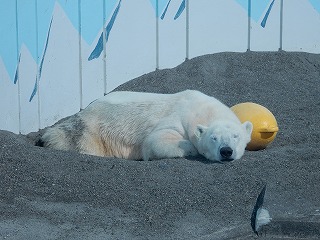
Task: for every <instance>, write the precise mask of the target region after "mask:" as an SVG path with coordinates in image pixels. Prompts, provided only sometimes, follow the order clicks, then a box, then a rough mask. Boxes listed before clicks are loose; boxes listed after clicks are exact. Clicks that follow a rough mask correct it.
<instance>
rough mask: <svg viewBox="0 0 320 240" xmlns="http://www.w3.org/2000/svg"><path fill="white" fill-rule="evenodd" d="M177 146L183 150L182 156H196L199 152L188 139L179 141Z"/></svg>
mask: <svg viewBox="0 0 320 240" xmlns="http://www.w3.org/2000/svg"><path fill="white" fill-rule="evenodd" d="M179 148H181V149H182V150H183V155H184V156H197V155H198V154H199V153H198V150H197V149H196V148H195V147H194V146H193V144H192V143H191V142H190V141H188V140H185V141H181V142H180V143H179Z"/></svg>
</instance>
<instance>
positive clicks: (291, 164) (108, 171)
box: [0, 52, 320, 240]
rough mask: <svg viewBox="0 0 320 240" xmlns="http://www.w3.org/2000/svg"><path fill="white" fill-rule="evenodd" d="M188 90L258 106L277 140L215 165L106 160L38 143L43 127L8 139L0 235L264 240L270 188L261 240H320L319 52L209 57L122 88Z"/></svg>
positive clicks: (3, 143) (1, 134) (1, 154)
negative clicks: (269, 115) (255, 214)
mask: <svg viewBox="0 0 320 240" xmlns="http://www.w3.org/2000/svg"><path fill="white" fill-rule="evenodd" d="M185 89H197V90H200V91H202V92H204V93H206V94H208V95H212V96H215V97H216V98H218V99H220V100H221V101H222V102H224V103H226V104H227V105H228V106H232V105H234V104H237V103H240V102H246V101H251V102H256V103H259V104H261V105H263V106H265V107H267V108H269V110H270V111H271V112H273V113H274V115H275V117H276V119H277V121H278V125H279V128H280V132H279V133H278V135H277V137H276V139H275V141H274V142H273V143H272V144H271V145H270V146H268V148H267V149H266V150H262V151H255V152H249V151H247V152H246V153H245V155H244V157H243V158H242V159H241V160H239V161H234V162H231V163H227V164H216V163H215V164H212V163H210V162H208V161H206V160H205V159H203V158H201V157H196V158H189V159H164V160H157V161H150V162H143V161H130V160H119V159H106V158H100V157H94V156H87V155H81V154H77V153H74V152H62V151H55V150H52V149H44V148H40V147H36V146H34V141H36V139H37V138H38V136H39V135H40V134H41V131H40V132H38V133H32V134H29V135H28V136H23V135H16V134H13V133H10V132H6V131H0V184H1V185H0V186H1V188H0V213H1V214H0V239H14V240H15V239H30V240H31V239H32V240H33V239H256V238H257V237H256V235H255V234H254V233H253V232H252V230H251V226H250V217H251V211H252V209H253V206H254V204H255V201H256V197H257V195H258V194H259V192H260V190H261V189H262V187H263V186H264V184H267V190H266V195H265V204H264V207H265V208H266V209H268V210H269V212H270V215H271V217H272V218H273V220H272V222H271V223H270V224H269V225H267V226H265V227H264V228H263V229H262V233H261V234H262V236H260V238H261V239H281V238H283V237H286V239H298V238H299V239H313V238H314V239H318V238H320V230H319V229H320V185H319V184H320V150H319V142H320V141H319V139H320V130H319V127H320V124H319V117H320V95H319V93H320V56H319V55H315V54H307V53H286V52H275V53H264V52H259V53H256V52H247V53H219V54H213V55H206V56H201V57H198V58H194V59H192V60H188V61H186V62H184V63H183V64H181V65H180V66H178V67H176V68H173V69H165V70H157V71H155V72H152V73H149V74H146V75H143V76H141V77H139V78H136V79H134V80H132V81H130V82H127V83H125V84H124V85H122V86H120V87H118V88H117V90H130V91H147V92H160V93H174V92H177V91H181V90H185Z"/></svg>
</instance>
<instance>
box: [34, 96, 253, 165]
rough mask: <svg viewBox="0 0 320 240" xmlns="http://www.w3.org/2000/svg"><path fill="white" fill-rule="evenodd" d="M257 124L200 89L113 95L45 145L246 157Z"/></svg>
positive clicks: (135, 154)
mask: <svg viewBox="0 0 320 240" xmlns="http://www.w3.org/2000/svg"><path fill="white" fill-rule="evenodd" d="M251 132H252V124H251V123H250V122H245V123H243V124H241V122H240V121H239V119H238V118H237V116H236V115H235V114H234V113H233V112H232V111H231V110H230V109H229V108H228V107H227V106H226V105H224V104H223V103H221V102H220V101H219V100H217V99H215V98H213V97H210V96H207V95H205V94H203V93H201V92H199V91H195V90H186V91H182V92H178V93H175V94H155V93H141V92H127V91H122V92H112V93H109V94H107V95H106V96H104V97H103V98H101V99H98V100H96V101H94V102H93V103H91V104H90V105H89V106H88V107H87V108H85V109H84V110H82V111H80V112H79V113H77V114H75V115H73V116H71V117H69V118H67V119H66V120H64V121H62V122H61V123H58V124H56V125H54V126H52V127H50V128H48V129H47V130H46V131H45V133H44V135H43V136H42V137H41V139H40V143H41V144H42V146H44V147H52V148H55V149H59V150H75V151H78V152H80V153H85V154H90V155H97V156H107V157H116V158H125V159H136V160H138V159H143V160H151V159H161V158H178V157H186V156H195V155H198V154H201V155H203V156H204V157H206V158H207V159H209V160H212V161H219V162H223V161H231V160H235V159H240V158H241V157H242V155H243V154H244V151H245V147H246V145H247V143H249V141H250V139H251Z"/></svg>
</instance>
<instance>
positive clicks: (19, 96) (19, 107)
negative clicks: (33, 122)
mask: <svg viewBox="0 0 320 240" xmlns="http://www.w3.org/2000/svg"><path fill="white" fill-rule="evenodd" d="M15 11H16V48H17V63H18V65H17V70H16V71H17V72H18V73H17V76H18V79H17V82H18V125H19V133H21V90H20V77H19V65H20V57H19V55H20V53H19V52H20V50H19V24H18V0H16V1H15Z"/></svg>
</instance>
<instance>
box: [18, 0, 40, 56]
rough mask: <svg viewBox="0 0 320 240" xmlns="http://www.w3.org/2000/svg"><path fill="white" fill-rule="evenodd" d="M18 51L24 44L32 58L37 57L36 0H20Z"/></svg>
mask: <svg viewBox="0 0 320 240" xmlns="http://www.w3.org/2000/svg"><path fill="white" fill-rule="evenodd" d="M17 9H18V11H17V15H18V28H19V33H18V51H20V50H21V46H22V45H23V44H24V45H25V46H26V47H27V49H28V50H29V52H30V53H31V56H32V58H33V59H34V60H35V61H36V59H37V57H38V56H37V31H36V21H37V19H36V1H35V0H29V1H18V6H17Z"/></svg>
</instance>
